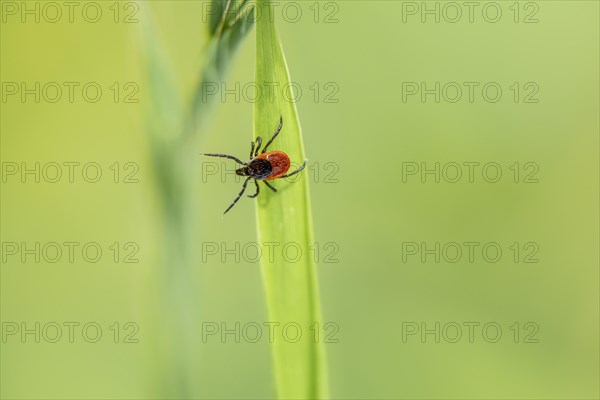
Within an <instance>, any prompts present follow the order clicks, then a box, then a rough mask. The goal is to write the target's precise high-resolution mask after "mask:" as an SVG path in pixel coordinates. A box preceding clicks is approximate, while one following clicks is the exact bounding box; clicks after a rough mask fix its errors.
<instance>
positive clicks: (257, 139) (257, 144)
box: [250, 136, 262, 158]
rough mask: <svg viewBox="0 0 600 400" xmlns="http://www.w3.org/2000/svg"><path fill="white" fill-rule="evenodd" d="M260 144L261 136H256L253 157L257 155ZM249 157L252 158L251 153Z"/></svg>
mask: <svg viewBox="0 0 600 400" xmlns="http://www.w3.org/2000/svg"><path fill="white" fill-rule="evenodd" d="M261 145H262V138H261V137H260V136H259V137H257V138H256V151H255V152H254V157H256V156H257V155H258V152H259V151H260V146H261ZM250 158H253V157H252V154H250Z"/></svg>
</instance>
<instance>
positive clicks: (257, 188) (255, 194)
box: [248, 179, 260, 199]
mask: <svg viewBox="0 0 600 400" xmlns="http://www.w3.org/2000/svg"><path fill="white" fill-rule="evenodd" d="M254 184H255V185H256V193H254V194H249V195H248V197H250V198H251V199H253V198H255V197H256V196H258V192H260V188H259V187H258V181H257V180H256V179H255V180H254Z"/></svg>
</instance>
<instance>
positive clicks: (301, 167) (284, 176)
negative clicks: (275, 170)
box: [280, 161, 306, 178]
mask: <svg viewBox="0 0 600 400" xmlns="http://www.w3.org/2000/svg"><path fill="white" fill-rule="evenodd" d="M304 167H306V161H304V163H302V165H301V166H300V168H298V169H297V170H295V171H294V172H290V173H289V174H286V175H283V176H280V178H288V177H290V176H292V175H296V174H297V173H298V172H300V171H302V170H303V169H304Z"/></svg>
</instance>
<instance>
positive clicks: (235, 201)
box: [223, 178, 251, 214]
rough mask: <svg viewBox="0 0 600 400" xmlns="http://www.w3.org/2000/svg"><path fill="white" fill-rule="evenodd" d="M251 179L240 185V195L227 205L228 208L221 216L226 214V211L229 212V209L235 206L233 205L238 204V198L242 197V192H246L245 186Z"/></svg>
mask: <svg viewBox="0 0 600 400" xmlns="http://www.w3.org/2000/svg"><path fill="white" fill-rule="evenodd" d="M250 179H251V178H247V179H246V180H245V181H244V184H243V185H242V190H241V191H240V193H239V194H238V195H237V197H236V198H235V200H233V202H232V203H231V204H230V205H229V207H227V210H225V212H224V213H223V214H227V211H229V210H231V207H233V206H235V203H237V202H238V200H239V199H240V197H242V195H243V194H244V191H245V190H246V185H248V181H249V180H250Z"/></svg>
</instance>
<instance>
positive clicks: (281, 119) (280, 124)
mask: <svg viewBox="0 0 600 400" xmlns="http://www.w3.org/2000/svg"><path fill="white" fill-rule="evenodd" d="M282 126H283V117H279V126H278V127H277V130H276V131H275V133H274V134H273V137H272V138H271V139H270V140H269V141H268V142H267V144H266V145H265V148H264V149H263V151H262V152H263V153H264V152H266V151H267V147H269V146H270V145H271V143H273V140H275V138H276V137H277V135H279V132H281V127H282Z"/></svg>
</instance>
